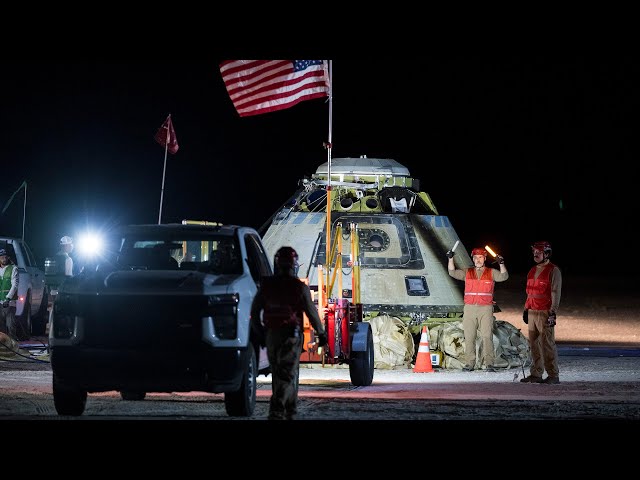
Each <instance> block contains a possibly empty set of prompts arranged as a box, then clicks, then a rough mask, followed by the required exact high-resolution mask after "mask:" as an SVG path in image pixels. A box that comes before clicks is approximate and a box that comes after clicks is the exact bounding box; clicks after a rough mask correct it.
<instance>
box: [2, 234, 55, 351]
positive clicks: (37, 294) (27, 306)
mask: <svg viewBox="0 0 640 480" xmlns="http://www.w3.org/2000/svg"><path fill="white" fill-rule="evenodd" d="M0 248H4V249H5V250H6V251H7V253H8V254H9V257H10V258H11V261H12V262H13V263H14V264H15V265H16V266H17V267H18V300H17V302H16V320H17V321H18V340H27V339H29V338H31V336H39V335H44V334H45V329H46V325H47V320H48V312H47V306H48V303H49V300H48V291H47V287H46V285H45V276H44V271H43V270H42V269H41V268H39V267H38V262H37V260H36V257H35V256H34V254H33V252H32V250H31V248H30V247H29V245H28V244H27V243H26V242H25V241H24V240H22V239H20V238H14V237H0Z"/></svg>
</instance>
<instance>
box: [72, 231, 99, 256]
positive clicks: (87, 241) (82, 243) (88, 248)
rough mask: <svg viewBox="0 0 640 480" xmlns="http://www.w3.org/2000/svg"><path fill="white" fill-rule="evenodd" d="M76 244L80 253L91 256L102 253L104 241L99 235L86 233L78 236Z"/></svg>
mask: <svg viewBox="0 0 640 480" xmlns="http://www.w3.org/2000/svg"><path fill="white" fill-rule="evenodd" d="M77 246H78V253H79V254H80V255H84V256H88V257H93V256H96V255H99V254H101V253H102V250H103V248H104V242H103V240H102V237H100V236H99V235H96V234H95V233H87V234H85V235H82V236H81V237H80V239H79V241H78V242H77Z"/></svg>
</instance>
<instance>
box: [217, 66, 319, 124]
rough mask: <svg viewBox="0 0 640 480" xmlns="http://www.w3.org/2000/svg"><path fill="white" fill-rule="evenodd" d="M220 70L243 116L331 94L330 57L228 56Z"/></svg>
mask: <svg viewBox="0 0 640 480" xmlns="http://www.w3.org/2000/svg"><path fill="white" fill-rule="evenodd" d="M220 73H222V80H223V81H224V84H225V86H226V87H227V92H229V96H230V97H231V101H232V102H233V106H234V107H235V108H236V110H237V112H238V114H239V115H240V116H241V117H248V116H249V115H258V114H260V113H267V112H275V111H277V110H283V109H285V108H289V107H293V106H294V105H295V104H297V103H299V102H302V101H304V100H311V99H312V98H320V97H326V96H328V95H329V69H328V62H327V61H326V60H227V61H225V62H222V63H221V64H220Z"/></svg>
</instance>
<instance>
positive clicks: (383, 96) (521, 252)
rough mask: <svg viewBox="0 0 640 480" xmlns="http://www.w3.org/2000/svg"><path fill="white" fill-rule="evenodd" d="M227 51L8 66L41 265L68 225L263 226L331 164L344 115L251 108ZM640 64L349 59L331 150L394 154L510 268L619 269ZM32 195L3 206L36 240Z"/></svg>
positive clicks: (8, 142)
mask: <svg viewBox="0 0 640 480" xmlns="http://www.w3.org/2000/svg"><path fill="white" fill-rule="evenodd" d="M221 60H222V58H203V59H201V60H200V61H199V62H198V63H180V62H178V63H175V62H172V64H171V68H167V67H166V66H165V64H163V63H162V62H155V61H154V62H151V61H149V63H145V61H144V59H142V60H141V61H140V62H138V63H133V62H131V63H121V64H116V63H97V62H95V63H47V62H44V63H11V62H10V63H8V64H7V63H5V64H3V74H2V77H1V78H0V87H1V88H2V92H3V95H2V97H0V138H1V139H2V142H1V146H2V148H1V149H0V158H1V159H2V160H1V165H2V174H1V175H0V179H1V183H0V208H2V207H3V206H4V205H5V202H6V201H7V200H8V199H9V197H10V196H11V194H12V193H13V192H14V191H15V190H16V189H17V188H18V187H19V186H20V185H21V184H22V182H23V181H26V182H27V205H26V211H27V214H26V226H25V239H26V240H27V242H29V243H30V244H31V245H32V247H33V248H34V250H35V253H36V255H37V256H39V257H40V259H41V260H42V261H43V260H44V257H45V256H47V255H51V254H53V253H55V250H56V248H57V243H58V240H59V238H60V237H61V236H62V235H71V236H74V237H75V236H77V235H78V234H80V233H81V232H82V231H84V230H86V229H88V228H91V229H107V228H109V227H110V226H113V225H116V224H123V223H156V222H157V219H158V211H159V206H160V189H161V184H162V169H163V161H164V149H163V148H162V147H161V146H159V145H158V144H157V143H156V142H155V141H154V139H153V136H154V134H155V132H156V130H157V129H158V127H160V125H161V124H162V122H163V121H164V120H165V118H166V117H167V115H168V114H169V113H171V115H172V119H173V123H174V127H175V131H176V135H177V138H178V143H179V145H180V149H179V151H178V153H177V154H176V155H169V157H168V159H167V176H166V180H165V191H164V201H163V215H162V219H163V222H165V223H166V222H176V221H180V220H181V219H183V218H189V219H202V220H204V219H207V220H216V221H220V222H224V223H236V224H247V225H250V226H253V227H255V228H259V227H260V226H261V225H262V224H263V223H264V222H265V221H266V220H267V219H268V218H269V217H270V216H271V215H272V214H273V213H274V211H275V210H276V209H277V208H278V207H279V206H280V205H281V204H282V203H283V202H284V201H285V200H287V199H288V197H289V196H290V195H291V194H292V193H293V192H294V190H295V189H296V187H297V182H298V180H299V179H301V178H302V177H303V176H305V175H306V176H310V175H311V174H313V173H314V172H315V169H316V168H317V166H318V165H320V164H321V163H323V162H325V161H326V159H327V154H326V151H325V150H324V149H323V142H325V141H327V139H328V134H329V114H328V112H329V109H328V103H326V102H325V101H324V100H311V101H307V102H303V103H300V104H298V105H296V106H294V107H292V108H289V109H287V110H283V111H278V112H272V113H267V114H264V115H257V116H254V117H246V118H240V117H239V116H238V115H237V113H236V112H235V110H234V108H233V105H232V103H231V101H230V99H229V97H228V95H227V92H226V90H225V87H224V84H223V82H222V79H221V76H220V72H219V70H218V64H219V62H220V61H221ZM639 73H640V72H639V62H638V61H637V59H635V58H625V57H611V56H607V57H604V56H602V57H587V56H585V57H571V56H563V57H562V58H559V57H553V58H543V57H541V58H536V57H530V56H527V57H526V58H518V57H514V56H510V57H508V58H495V57H486V58H483V57H481V56H474V57H458V56H450V57H449V56H448V57H444V56H442V57H438V58H431V57H425V58H413V59H411V60H398V59H395V58H387V59H385V58H377V57H372V58H370V59H367V60H366V61H363V60H361V61H358V62H354V61H352V59H350V58H346V59H340V58H336V59H334V60H333V123H332V136H333V138H332V140H333V151H332V156H333V157H334V158H337V157H349V156H351V157H356V156H360V155H367V156H369V157H379V158H393V159H395V160H397V161H398V162H400V163H401V164H403V165H405V166H406V167H407V168H408V169H409V171H410V172H411V174H412V176H413V177H415V178H419V179H420V181H421V187H422V190H424V191H426V192H428V193H429V194H430V195H431V198H432V199H433V201H434V203H435V205H436V208H437V209H438V211H439V213H440V214H441V215H447V216H448V217H449V219H450V220H451V222H452V223H453V225H454V227H455V229H456V231H457V233H458V235H459V236H460V238H461V240H462V241H463V243H464V244H465V246H467V247H468V248H469V249H470V248H472V247H474V246H484V245H486V244H489V245H490V246H491V247H492V248H493V249H494V250H496V251H498V252H499V253H501V254H502V255H503V256H504V257H505V259H506V261H507V266H508V267H510V269H511V271H513V272H514V273H515V272H525V271H526V270H527V269H528V268H529V266H530V265H531V255H530V247H529V246H530V244H531V242H533V241H536V240H548V241H550V242H551V243H552V245H553V247H554V256H553V258H554V260H555V261H556V262H557V264H558V265H559V266H560V267H561V268H562V269H563V271H564V272H565V273H582V272H589V271H596V272H603V273H606V272H618V271H622V270H623V269H624V270H627V269H628V268H630V266H629V265H628V264H626V263H624V262H623V261H621V258H623V257H621V256H622V255H623V253H626V252H628V251H629V249H631V248H636V242H635V237H634V236H633V234H632V232H633V231H635V230H637V227H636V225H635V221H636V219H637V218H638V216H639V213H640V212H639V208H638V206H639V204H640V202H639V201H638V199H637V193H636V190H637V189H638V185H637V183H638V182H637V181H636V179H635V178H636V177H635V174H634V173H632V172H634V171H635V170H636V169H637V166H636V165H637V161H638V158H639V155H638V153H639V151H638V150H639V149H638V146H637V137H638V122H637V120H636V118H637V116H638V115H639V113H638V112H640V104H639V103H640V102H639V100H640V99H639V95H638V91H639V89H638V85H640V75H639ZM23 201H24V195H23V192H21V193H19V194H18V195H17V196H16V197H15V199H14V200H13V202H12V204H11V206H10V207H9V209H8V210H7V211H6V212H5V214H4V215H1V216H0V230H1V232H0V235H11V236H20V235H22V210H23Z"/></svg>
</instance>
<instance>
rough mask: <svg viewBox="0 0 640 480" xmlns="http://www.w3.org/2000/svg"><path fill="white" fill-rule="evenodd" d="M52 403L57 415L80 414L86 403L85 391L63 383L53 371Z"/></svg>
mask: <svg viewBox="0 0 640 480" xmlns="http://www.w3.org/2000/svg"><path fill="white" fill-rule="evenodd" d="M53 404H54V405H55V407H56V412H58V415H74V416H79V415H82V414H83V412H84V409H85V406H86V405H87V392H85V391H83V390H79V389H77V388H73V387H71V386H69V385H65V384H64V383H62V382H60V381H59V380H58V379H57V377H56V374H55V373H54V374H53Z"/></svg>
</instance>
